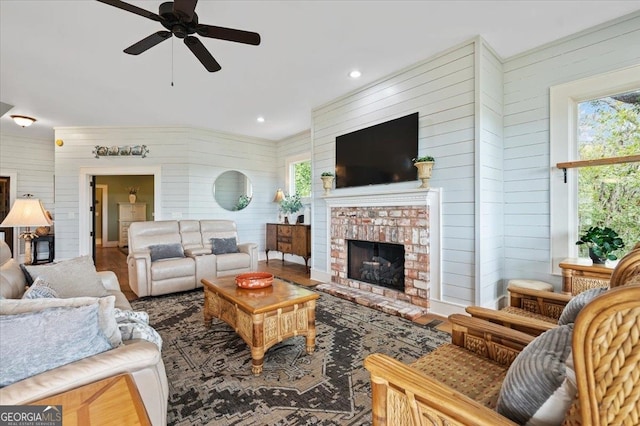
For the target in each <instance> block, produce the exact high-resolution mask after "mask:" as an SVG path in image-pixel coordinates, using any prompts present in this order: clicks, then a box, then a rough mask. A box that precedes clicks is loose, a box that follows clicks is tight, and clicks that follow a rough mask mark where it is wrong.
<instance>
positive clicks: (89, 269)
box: [24, 256, 109, 298]
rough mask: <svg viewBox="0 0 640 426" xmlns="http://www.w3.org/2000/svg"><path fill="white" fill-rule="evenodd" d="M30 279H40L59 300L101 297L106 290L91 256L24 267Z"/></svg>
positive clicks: (105, 294) (105, 293) (104, 294)
mask: <svg viewBox="0 0 640 426" xmlns="http://www.w3.org/2000/svg"><path fill="white" fill-rule="evenodd" d="M24 268H25V269H26V270H27V272H28V273H29V275H31V277H32V278H35V277H41V278H42V279H43V280H45V281H47V282H48V283H49V284H50V286H51V288H53V289H55V291H56V292H57V293H58V296H59V297H61V298H68V297H81V296H90V297H102V296H107V295H108V294H109V293H107V290H106V289H105V288H104V285H102V280H101V279H100V276H99V275H98V273H97V272H96V267H95V265H94V264H93V259H92V258H91V256H80V257H76V258H73V259H69V260H63V261H61V262H58V263H53V264H46V265H25V267H24Z"/></svg>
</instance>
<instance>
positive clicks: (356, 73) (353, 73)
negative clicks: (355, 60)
mask: <svg viewBox="0 0 640 426" xmlns="http://www.w3.org/2000/svg"><path fill="white" fill-rule="evenodd" d="M361 75H362V73H361V72H360V71H358V70H353V71H351V72H350V73H349V77H351V78H360V76H361Z"/></svg>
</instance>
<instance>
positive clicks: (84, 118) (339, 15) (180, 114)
mask: <svg viewBox="0 0 640 426" xmlns="http://www.w3.org/2000/svg"><path fill="white" fill-rule="evenodd" d="M130 3H132V4H135V5H136V6H139V7H142V8H144V9H147V10H150V11H152V12H154V13H157V12H158V6H159V5H160V3H162V2H161V1H156V0H145V1H139V0H134V1H130ZM636 10H640V2H638V1H637V0H635V1H614V0H612V1H560V0H556V1H451V0H450V1H382V0H376V1H322V0H316V1H293V0H290V1H210V0H200V2H199V3H198V5H197V7H196V12H197V14H198V16H199V20H200V23H204V24H208V25H217V26H224V27H232V28H239V29H244V30H248V31H255V32H258V33H260V35H261V37H262V44H261V45H260V46H257V47H256V46H248V45H243V44H238V43H231V42H226V41H220V40H214V39H206V38H203V37H201V40H202V41H203V43H204V44H205V46H206V47H207V48H208V49H209V51H210V52H211V53H212V55H213V56H214V57H215V58H216V59H217V60H218V62H219V63H220V65H222V70H221V71H219V72H216V73H209V72H207V71H206V70H205V69H204V68H203V67H202V65H201V64H200V63H199V62H198V61H197V59H196V58H195V57H194V56H193V55H192V54H191V52H190V51H189V50H188V49H187V47H186V46H184V45H183V44H182V42H181V40H178V39H176V38H175V37H174V38H172V40H171V41H165V42H164V43H161V44H159V45H157V46H155V47H153V48H151V49H150V50H148V51H147V52H145V53H143V54H141V55H139V56H131V55H127V54H125V53H123V52H122V50H123V49H125V48H126V47H128V46H130V45H131V44H133V43H134V42H137V41H138V40H140V39H142V38H144V37H146V36H148V35H150V34H152V33H154V32H156V31H158V30H160V29H163V28H162V27H161V25H160V24H159V23H158V22H154V21H151V20H148V19H145V18H143V17H141V16H138V15H134V14H132V13H128V12H125V11H123V10H120V9H116V8H114V7H111V6H108V5H105V4H102V3H99V2H97V1H91V0H66V1H58V0H29V1H27V0H0V101H2V102H4V103H8V104H11V105H15V107H14V108H13V109H12V110H11V111H10V112H9V113H8V114H6V115H5V116H4V117H2V118H0V126H1V127H2V131H3V132H4V133H13V134H22V135H25V136H46V137H53V130H52V129H53V127H56V126H147V125H148V126H174V125H176V126H181V125H184V126H194V127H202V128H208V129H215V130H219V131H224V132H229V133H236V134H242V135H248V136H255V137H260V138H266V139H273V140H278V139H281V138H284V137H287V136H290V135H293V134H296V133H298V132H301V131H303V130H306V129H308V128H310V117H311V110H312V109H313V108H315V107H317V106H320V105H322V104H323V103H326V102H328V101H330V100H332V99H335V98H336V97H338V96H341V95H343V94H345V93H348V92H350V91H352V90H354V89H357V88H358V87H361V86H363V85H366V84H368V83H370V82H372V81H374V80H377V79H379V78H381V77H383V76H385V75H388V74H390V73H392V72H394V71H396V70H399V69H402V68H404V67H406V66H408V65H411V64H413V63H416V62H418V61H421V60H423V59H426V58H428V57H430V56H432V55H434V54H435V53H438V52H440V51H442V50H445V49H447V48H449V47H452V46H454V45H456V44H457V43H460V42H463V41H465V40H468V39H470V38H471V37H474V36H476V35H481V36H482V37H483V38H484V39H485V40H487V42H488V43H489V44H490V45H491V46H492V47H493V48H494V49H495V50H496V52H497V53H498V54H499V55H501V56H502V57H503V58H507V57H510V56H513V55H516V54H518V53H521V52H523V51H526V50H528V49H531V48H533V47H536V46H539V45H541V44H544V43H547V42H550V41H553V40H555V39H558V38H560V37H563V36H566V35H569V34H572V33H575V32H577V31H580V30H582V29H585V28H588V27H591V26H594V25H596V24H599V23H602V22H605V21H608V20H610V19H613V18H616V17H619V16H622V15H625V14H628V13H631V12H633V11H636ZM172 51H173V66H172ZM353 68H358V69H360V70H361V71H362V74H363V75H362V77H361V78H360V79H359V80H352V79H349V78H348V77H347V73H348V72H349V71H350V70H351V69H353ZM172 76H173V77H172ZM172 78H173V81H174V86H173V87H171V81H172ZM10 114H23V115H30V116H33V117H35V118H37V119H38V121H37V122H36V123H35V124H34V125H33V126H31V127H29V128H25V129H22V128H20V127H18V126H16V125H15V124H14V123H12V122H11V121H10V119H9V117H8V116H9V115H10ZM259 115H263V116H264V117H265V119H266V121H265V122H264V123H257V121H256V118H257V117H258V116H259Z"/></svg>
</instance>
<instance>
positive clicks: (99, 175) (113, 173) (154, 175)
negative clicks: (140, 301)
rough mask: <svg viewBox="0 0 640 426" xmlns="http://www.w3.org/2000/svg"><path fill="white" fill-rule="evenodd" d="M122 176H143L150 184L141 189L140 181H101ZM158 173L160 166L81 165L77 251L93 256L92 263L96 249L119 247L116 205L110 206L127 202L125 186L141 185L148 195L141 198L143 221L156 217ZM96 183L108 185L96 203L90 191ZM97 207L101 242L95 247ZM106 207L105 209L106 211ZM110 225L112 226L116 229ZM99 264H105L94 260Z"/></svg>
mask: <svg viewBox="0 0 640 426" xmlns="http://www.w3.org/2000/svg"><path fill="white" fill-rule="evenodd" d="M125 176H136V177H138V176H144V177H145V178H147V179H150V182H151V183H150V184H149V186H146V184H145V186H144V188H146V189H142V184H140V185H137V184H136V183H135V182H132V181H127V182H126V183H124V184H121V183H117V181H116V183H105V182H103V181H102V180H101V179H108V178H110V177H113V178H118V177H119V178H123V177H125ZM161 176H162V174H161V167H160V166H150V167H104V168H84V167H83V168H80V182H83V184H82V185H81V186H82V187H83V188H84V190H82V191H80V197H79V206H80V208H79V216H78V222H79V223H78V225H79V230H80V239H79V253H80V254H81V255H83V254H84V255H87V254H89V255H93V256H94V262H95V261H96V257H95V255H96V249H100V250H102V249H104V250H116V251H117V250H119V249H118V247H117V245H118V240H117V238H118V231H117V223H118V220H117V217H118V215H117V207H113V209H111V208H110V206H115V205H117V203H118V202H121V203H123V202H127V203H128V202H129V193H128V191H127V190H126V188H127V187H128V186H134V185H135V186H141V190H142V191H146V192H145V193H144V197H147V196H148V197H149V198H147V199H146V200H143V199H141V201H145V202H146V203H147V205H148V213H147V215H146V220H155V219H156V218H157V217H158V214H157V213H156V212H158V209H159V206H160V202H161V197H160V194H161V185H160V182H161V180H162V179H161ZM94 179H97V183H96V186H95V187H92V186H91V182H92V181H93V180H94ZM98 185H108V187H107V188H102V192H103V195H102V200H103V201H100V202H99V203H98V204H97V205H96V203H95V200H96V199H97V197H95V196H94V195H93V192H94V191H93V190H94V188H96V189H97V186H98ZM115 192H118V195H115ZM105 197H106V200H105ZM83 206H84V207H83ZM96 208H99V209H100V211H101V212H100V214H101V216H102V245H101V246H98V247H97V246H96V241H95V237H96V229H95V225H94V218H95V213H96ZM105 209H107V211H106V212H105ZM105 222H106V224H105ZM112 228H114V229H115V231H114V230H113V229H112ZM114 232H115V234H114ZM114 235H115V237H114ZM109 245H112V246H113V247H108V246H109ZM98 260H99V259H98ZM125 262H126V260H125ZM101 266H102V267H104V266H105V265H100V263H99V262H96V267H97V268H99V267H101ZM125 268H126V264H125Z"/></svg>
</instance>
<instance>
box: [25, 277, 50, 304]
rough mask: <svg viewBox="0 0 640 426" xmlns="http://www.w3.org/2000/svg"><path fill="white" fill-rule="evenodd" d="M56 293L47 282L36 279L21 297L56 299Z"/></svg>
mask: <svg viewBox="0 0 640 426" xmlns="http://www.w3.org/2000/svg"><path fill="white" fill-rule="evenodd" d="M57 297H58V292H57V291H56V290H55V289H54V288H52V287H51V285H49V283H48V282H46V281H45V280H43V279H42V278H40V277H38V278H36V280H35V281H34V282H33V284H31V287H29V288H28V289H27V291H25V292H24V294H23V295H22V298H23V299H44V298H57Z"/></svg>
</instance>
